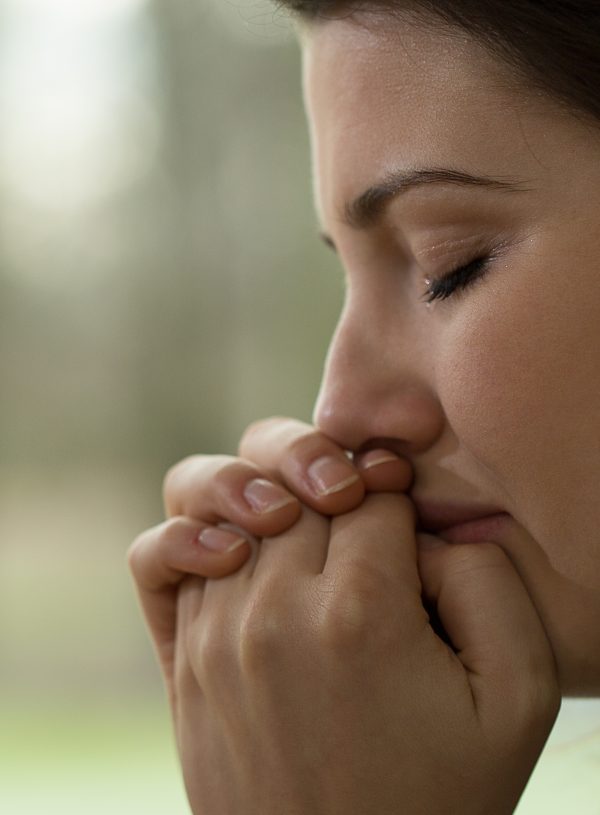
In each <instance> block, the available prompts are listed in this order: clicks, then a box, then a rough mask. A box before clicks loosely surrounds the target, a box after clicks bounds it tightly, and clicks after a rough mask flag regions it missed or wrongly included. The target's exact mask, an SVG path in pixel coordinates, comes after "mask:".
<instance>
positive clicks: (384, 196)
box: [320, 167, 532, 249]
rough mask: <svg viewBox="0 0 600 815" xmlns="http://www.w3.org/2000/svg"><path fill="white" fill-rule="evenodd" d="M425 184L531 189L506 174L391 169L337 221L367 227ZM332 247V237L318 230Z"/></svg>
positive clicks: (347, 203) (352, 202)
mask: <svg viewBox="0 0 600 815" xmlns="http://www.w3.org/2000/svg"><path fill="white" fill-rule="evenodd" d="M426 184H455V185H458V186H461V187H487V188H488V189H493V190H499V191H503V192H528V191H530V190H531V189H532V188H531V187H527V186H524V185H523V183H522V182H520V181H517V180H516V179H512V178H510V177H506V176H496V177H494V176H486V175H472V174H471V173H467V172H463V171H462V170H451V169H447V168H445V167H432V168H427V169H418V170H393V171H392V172H390V173H389V174H388V175H387V176H386V177H385V178H384V179H383V180H382V181H380V182H378V183H377V184H374V185H373V186H372V187H369V188H368V189H367V190H365V191H364V192H363V193H361V194H360V195H359V196H358V197H357V198H355V199H354V200H353V201H347V202H346V203H345V205H344V206H343V208H342V212H341V221H342V223H345V224H347V225H348V226H350V227H351V228H352V229H368V228H369V227H371V226H375V225H376V224H377V222H378V221H379V220H380V219H381V217H382V215H383V213H384V211H385V208H386V207H387V205H388V204H389V203H390V202H391V201H392V200H393V199H394V198H397V197H398V196H399V195H402V194H403V193H406V192H408V191H409V190H414V189H416V188H417V187H421V186H424V185H426ZM320 235H321V238H322V239H323V240H324V241H325V243H326V244H327V245H328V246H331V247H332V248H333V249H335V245H334V243H333V240H332V238H331V237H330V236H329V235H328V234H327V233H326V232H321V233H320Z"/></svg>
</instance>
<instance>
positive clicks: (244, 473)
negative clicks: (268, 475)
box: [212, 456, 260, 492]
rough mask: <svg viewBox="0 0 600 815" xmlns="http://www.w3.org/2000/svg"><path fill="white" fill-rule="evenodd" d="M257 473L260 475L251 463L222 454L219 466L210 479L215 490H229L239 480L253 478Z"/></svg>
mask: <svg viewBox="0 0 600 815" xmlns="http://www.w3.org/2000/svg"><path fill="white" fill-rule="evenodd" d="M258 475H260V474H259V472H258V470H257V469H256V468H255V467H254V466H253V465H252V464H250V463H248V462H246V461H242V460H241V459H239V458H235V457H234V456H227V457H226V456H222V457H221V462H220V466H219V467H218V469H217V470H216V471H215V473H214V476H213V479H212V483H213V488H214V489H215V490H217V491H221V492H229V491H230V490H231V488H232V487H233V485H234V484H236V483H239V481H240V480H243V479H247V478H254V477H256V476H258Z"/></svg>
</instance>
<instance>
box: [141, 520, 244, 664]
mask: <svg viewBox="0 0 600 815" xmlns="http://www.w3.org/2000/svg"><path fill="white" fill-rule="evenodd" d="M209 547H212V548H209ZM214 547H219V548H216V549H215V548H214ZM228 550H229V551H228ZM250 551H251V544H250V543H249V541H248V540H245V539H244V538H243V537H242V535H240V534H239V533H232V532H231V531H229V530H224V529H216V528H213V527H211V526H209V525H208V524H202V523H198V522H197V521H194V520H192V519H190V518H184V517H177V518H171V519H170V520H168V521H165V522H164V523H162V524H160V525H159V526H156V527H153V528H152V529H148V530H146V531H145V532H143V533H142V534H141V535H139V536H138V537H137V538H136V539H135V541H134V542H133V544H132V545H131V547H130V549H129V552H128V563H129V568H130V570H131V573H132V575H133V578H134V580H135V583H136V588H137V592H138V596H139V599H140V603H141V606H142V610H143V612H144V616H145V618H146V621H147V623H148V626H149V628H150V633H151V635H152V638H153V640H154V643H155V645H156V648H157V650H158V652H159V658H160V659H161V661H163V662H165V661H166V662H170V660H171V658H172V651H171V648H172V643H173V637H174V631H175V599H176V594H177V589H178V586H179V583H180V582H181V581H182V579H183V578H184V577H185V575H187V574H192V575H197V576H200V577H213V578H220V577H223V576H224V575H226V574H230V573H231V572H233V571H235V570H236V569H238V568H239V567H240V566H241V565H242V563H244V561H245V560H246V559H247V558H248V555H249V554H250Z"/></svg>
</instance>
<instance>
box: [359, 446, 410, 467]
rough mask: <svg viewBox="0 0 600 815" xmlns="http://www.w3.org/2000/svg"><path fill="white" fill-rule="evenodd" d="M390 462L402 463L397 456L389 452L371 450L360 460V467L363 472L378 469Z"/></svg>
mask: <svg viewBox="0 0 600 815" xmlns="http://www.w3.org/2000/svg"><path fill="white" fill-rule="evenodd" d="M389 461H400V459H399V458H398V456H397V455H395V454H394V453H391V452H390V451H389V450H369V452H368V453H365V454H364V455H363V456H361V458H360V466H361V468H362V469H363V470H369V469H370V468H371V467H377V465H378V464H387V463H388V462H389Z"/></svg>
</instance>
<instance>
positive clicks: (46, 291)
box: [0, 0, 600, 815]
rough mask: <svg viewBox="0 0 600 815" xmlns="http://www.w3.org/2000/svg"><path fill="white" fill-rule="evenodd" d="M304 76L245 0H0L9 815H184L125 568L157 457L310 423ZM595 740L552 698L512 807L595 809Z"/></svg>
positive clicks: (2, 738)
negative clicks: (264, 421)
mask: <svg viewBox="0 0 600 815" xmlns="http://www.w3.org/2000/svg"><path fill="white" fill-rule="evenodd" d="M299 67H300V60H299V52H298V48H297V45H296V43H295V41H294V38H293V34H292V29H291V25H290V23H289V22H288V20H287V19H286V17H285V15H283V14H282V13H279V12H274V11H273V8H272V6H271V5H269V3H267V2H266V1H264V0H232V1H230V2H228V0H0V338H1V341H0V374H1V379H0V381H1V391H0V392H1V403H0V445H1V446H0V450H1V455H0V612H1V616H0V643H1V656H0V812H2V813H7V815H13V814H16V815H25V814H27V815H30V813H42V812H43V813H44V815H51V814H52V813H61V815H75V814H76V813H77V815H79V814H80V813H84V812H85V813H86V815H95V813H103V815H104V814H105V813H107V812H110V813H111V814H112V815H155V813H156V815H158V814H159V813H160V815H183V813H187V812H188V808H187V804H186V801H185V796H184V793H183V789H182V785H181V782H180V779H179V771H178V766H177V761H176V758H175V751H174V747H173V743H172V737H171V731H170V723H169V720H168V715H167V710H166V705H165V700H164V695H163V691H162V686H161V682H160V678H159V674H158V670H157V668H156V666H155V664H154V661H153V656H152V652H151V649H150V646H149V642H148V639H147V637H146V633H145V630H144V628H143V625H142V622H141V618H140V614H139V612H138V608H137V604H136V601H135V597H134V594H133V590H132V585H131V582H130V578H129V575H128V573H127V569H126V566H125V552H126V549H127V546H128V545H129V543H130V541H131V540H132V539H133V538H134V537H135V535H136V534H137V533H138V532H139V531H141V530H142V529H143V528H145V527H147V526H150V525H153V524H155V523H158V522H159V521H160V520H162V503H161V479H162V476H163V474H164V471H165V470H166V469H167V468H168V467H169V466H170V465H171V464H173V463H174V462H175V461H176V460H178V459H179V458H181V457H183V456H184V455H187V454H189V453H191V452H195V451H203V452H231V453H233V452H235V449H236V442H237V439H238V438H239V436H240V434H241V432H242V431H243V429H244V427H245V426H246V425H247V424H248V423H249V422H250V421H252V420H254V419H256V418H258V417H261V416H267V415H271V414H275V413H279V414H288V415H296V416H299V417H301V418H304V419H307V420H308V419H309V418H310V415H311V409H312V403H313V401H314V397H315V395H316V392H317V388H318V382H319V379H320V371H321V366H322V362H323V358H324V354H325V350H326V346H327V340H328V337H329V335H330V333H331V331H332V328H333V326H334V323H335V319H336V315H337V312H338V309H339V307H340V304H341V299H342V277H341V272H340V270H339V268H338V267H337V263H336V260H335V258H334V256H333V255H332V254H331V253H328V252H327V250H326V249H325V248H324V247H323V246H322V245H321V243H320V241H319V240H318V238H317V237H316V228H315V227H316V222H315V217H314V215H313V210H312V193H311V186H310V164H309V150H308V140H307V135H306V130H305V124H304V114H303V110H302V101H301V93H300V82H299ZM598 725H600V712H599V710H598V704H597V703H595V702H572V703H569V704H568V705H567V706H565V708H564V709H563V713H561V719H560V722H559V726H558V727H557V729H556V731H555V734H554V735H553V737H552V739H551V742H550V744H549V746H548V748H547V751H546V753H545V754H544V757H543V758H542V761H541V762H540V765H539V769H538V771H537V772H536V775H535V776H534V779H533V781H532V783H531V785H530V789H529V790H528V792H527V793H526V796H525V798H524V799H523V804H522V808H521V807H520V808H519V812H521V811H522V812H523V813H524V815H525V813H533V812H540V813H542V812H543V813H544V815H548V813H552V812H556V813H559V812H566V811H567V809H565V808H564V807H565V806H566V805H567V804H566V803H565V802H568V804H569V809H568V811H569V812H578V813H583V814H584V815H586V814H587V813H588V812H589V813H600V804H597V803H596V802H597V801H598V800H600V784H599V783H597V784H596V787H594V784H593V778H594V777H597V778H600V772H598V770H600V747H599V746H598V744H599V742H598V740H597V739H594V737H593V734H592V735H590V734H591V733H592V731H593V730H594V728H595V727H596V726H598ZM582 745H584V746H583V747H582ZM590 779H592V780H590ZM565 790H566V792H565ZM561 795H562V798H561V797H560V796H561ZM573 800H576V801H577V807H578V808H575V809H573V808H572V806H571V805H572V803H573ZM586 807H588V808H586ZM594 807H595V808H594ZM240 815H243V813H240Z"/></svg>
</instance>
